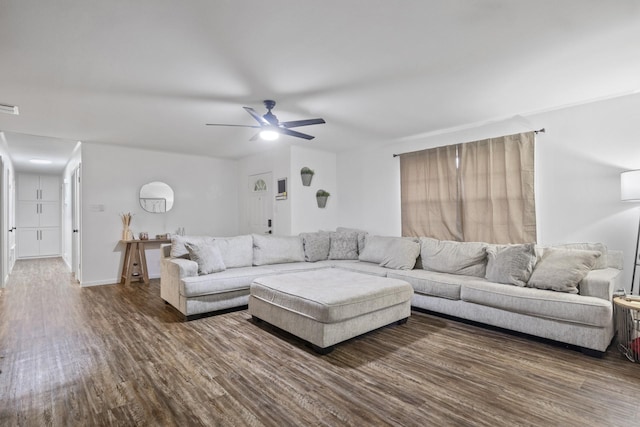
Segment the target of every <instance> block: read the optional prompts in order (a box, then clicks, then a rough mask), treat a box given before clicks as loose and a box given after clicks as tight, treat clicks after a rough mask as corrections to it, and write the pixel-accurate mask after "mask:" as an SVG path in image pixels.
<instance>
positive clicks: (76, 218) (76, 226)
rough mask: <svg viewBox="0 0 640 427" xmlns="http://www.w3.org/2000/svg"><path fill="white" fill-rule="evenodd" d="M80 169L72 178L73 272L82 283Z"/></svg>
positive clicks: (78, 168)
mask: <svg viewBox="0 0 640 427" xmlns="http://www.w3.org/2000/svg"><path fill="white" fill-rule="evenodd" d="M80 167H81V164H78V167H77V168H75V169H74V171H73V175H72V178H71V233H72V235H71V272H72V273H73V276H74V277H75V279H76V280H77V281H78V282H81V278H82V274H81V270H80V267H81V265H82V264H81V251H80V224H81V221H80V214H81V210H80V206H81V191H80V181H81V180H80Z"/></svg>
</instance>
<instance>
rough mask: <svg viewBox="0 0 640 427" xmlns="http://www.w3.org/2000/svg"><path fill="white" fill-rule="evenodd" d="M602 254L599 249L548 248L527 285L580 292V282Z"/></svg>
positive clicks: (559, 290) (574, 292)
mask: <svg viewBox="0 0 640 427" xmlns="http://www.w3.org/2000/svg"><path fill="white" fill-rule="evenodd" d="M599 256H600V252H597V251H583V250H577V249H560V248H546V249H545V250H544V253H543V255H542V258H541V259H540V261H538V263H537V264H536V267H535V268H534V269H533V273H532V274H531V277H530V278H529V282H528V283H527V286H528V287H530V288H538V289H550V290H553V291H558V292H568V293H571V294H577V293H578V284H579V283H580V281H581V280H582V279H583V278H584V277H585V276H586V275H587V274H588V273H589V271H590V270H591V269H592V268H593V266H594V265H595V263H596V260H597V259H598V257H599Z"/></svg>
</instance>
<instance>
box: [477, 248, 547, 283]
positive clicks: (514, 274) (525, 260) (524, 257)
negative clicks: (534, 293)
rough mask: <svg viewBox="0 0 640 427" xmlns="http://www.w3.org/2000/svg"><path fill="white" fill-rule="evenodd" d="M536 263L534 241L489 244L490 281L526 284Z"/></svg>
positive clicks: (488, 267) (488, 264)
mask: <svg viewBox="0 0 640 427" xmlns="http://www.w3.org/2000/svg"><path fill="white" fill-rule="evenodd" d="M535 263H536V248H535V244H533V243H525V244H522V245H489V246H487V273H486V276H485V277H486V279H487V280H489V281H490V282H497V283H505V284H509V285H516V286H526V285H527V281H528V280H529V277H531V273H532V272H533V267H534V265H535Z"/></svg>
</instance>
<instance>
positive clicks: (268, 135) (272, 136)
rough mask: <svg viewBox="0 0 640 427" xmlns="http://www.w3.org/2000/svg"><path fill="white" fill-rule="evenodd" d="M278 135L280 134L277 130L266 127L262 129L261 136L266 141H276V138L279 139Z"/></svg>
mask: <svg viewBox="0 0 640 427" xmlns="http://www.w3.org/2000/svg"><path fill="white" fill-rule="evenodd" d="M278 136H279V134H278V132H277V131H275V130H270V129H266V130H262V131H260V138H262V139H264V140H265V141H275V140H276V139H278Z"/></svg>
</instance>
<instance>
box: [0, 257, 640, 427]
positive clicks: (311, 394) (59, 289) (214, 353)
mask: <svg viewBox="0 0 640 427" xmlns="http://www.w3.org/2000/svg"><path fill="white" fill-rule="evenodd" d="M159 295H160V289H159V281H158V280H152V281H151V284H150V285H144V284H133V285H130V286H123V285H108V286H96V287H91V288H80V287H79V286H78V285H77V284H75V283H73V281H72V280H71V275H70V274H69V272H68V271H67V269H66V268H65V266H64V264H63V262H62V261H61V260H60V259H43V260H33V261H19V262H18V263H17V264H16V266H15V269H14V271H13V274H12V275H11V279H10V283H9V284H8V286H7V287H6V288H5V289H4V290H3V291H2V293H0V371H1V373H0V425H2V426H20V425H24V426H45V425H55V426H76V425H77V426H93V425H123V426H129V425H152V426H156V425H159V426H163V425H176V426H178V425H179V426H192V425H195V426H197V425H206V426H213V425H219V426H244V425H249V426H263V425H264V426H289V425H292V426H293V425H295V426H321V425H322V426H342V425H352V426H378V425H380V426H384V425H396V426H413V425H415V426H425V425H430V426H431V425H432V426H449V425H452V426H503V425H504V426H515V425H518V426H520V425H522V426H632V425H640V413H639V412H640V411H639V408H640V366H638V365H635V364H633V363H631V362H629V361H627V359H626V358H624V357H623V356H621V355H620V354H619V353H618V352H617V350H616V349H615V346H612V347H611V348H610V349H609V351H608V352H607V353H606V355H605V357H604V358H602V359H597V358H591V357H588V356H585V355H583V354H581V353H579V352H577V351H574V350H572V349H567V348H564V347H563V346H560V345H554V344H551V343H548V342H540V341H536V340H533V339H529V338H527V337H521V336H517V335H511V334H508V333H505V332H502V331H497V330H492V329H488V328H483V327H478V326H474V325H469V324H464V323H460V322H457V321H455V320H450V319H444V318H440V317H436V316H432V315H428V314H425V313H420V312H414V313H413V315H412V316H411V318H410V319H409V321H408V322H407V323H406V324H405V325H400V326H394V327H388V328H383V329H380V330H377V331H374V332H371V333H369V334H367V335H365V336H362V337H359V338H356V339H354V340H351V341H349V342H347V343H343V344H341V345H338V346H337V347H336V350H335V351H334V352H333V353H331V354H329V355H328V356H318V355H316V354H315V353H314V352H313V351H312V350H311V349H310V348H309V347H307V346H305V344H304V343H302V342H301V341H299V340H298V339H296V338H295V337H292V336H290V335H288V334H286V333H284V332H281V331H278V330H276V329H274V328H272V327H270V326H269V325H268V324H265V323H260V324H255V323H254V322H253V321H252V320H251V318H250V316H249V315H248V314H247V312H246V310H241V311H235V312H230V313H225V314H221V315H218V316H212V317H207V318H202V319H198V320H194V321H192V322H186V323H185V322H183V321H182V319H181V316H180V315H179V313H177V312H176V311H175V310H174V309H172V308H171V307H170V306H168V305H166V304H164V302H163V301H162V300H161V299H160V296H159Z"/></svg>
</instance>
